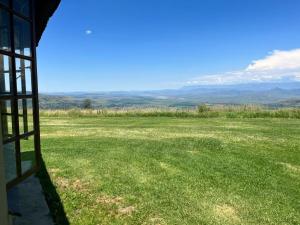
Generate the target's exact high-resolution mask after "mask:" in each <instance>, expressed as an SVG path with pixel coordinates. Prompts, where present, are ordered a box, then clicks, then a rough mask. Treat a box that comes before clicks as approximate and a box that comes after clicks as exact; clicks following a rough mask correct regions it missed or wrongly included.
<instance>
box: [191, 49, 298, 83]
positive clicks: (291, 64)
mask: <svg viewBox="0 0 300 225" xmlns="http://www.w3.org/2000/svg"><path fill="white" fill-rule="evenodd" d="M286 79H288V80H297V81H300V49H293V50H289V51H280V50H275V51H273V52H271V53H270V54H269V55H268V56H266V57H265V58H263V59H259V60H254V61H253V62H252V63H251V64H249V65H248V66H247V67H246V68H245V69H243V70H240V71H231V72H226V73H220V74H211V75H204V76H200V77H197V78H194V79H192V80H190V81H188V82H187V84H189V85H195V84H204V85H205V84H234V83H247V82H264V81H276V80H277V81H278V80H286Z"/></svg>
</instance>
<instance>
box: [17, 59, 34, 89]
mask: <svg viewBox="0 0 300 225" xmlns="http://www.w3.org/2000/svg"><path fill="white" fill-rule="evenodd" d="M16 72H17V76H16V78H17V91H18V93H19V94H23V95H25V94H31V91H32V88H31V87H32V86H31V85H32V84H31V62H30V61H29V60H24V59H19V58H16Z"/></svg>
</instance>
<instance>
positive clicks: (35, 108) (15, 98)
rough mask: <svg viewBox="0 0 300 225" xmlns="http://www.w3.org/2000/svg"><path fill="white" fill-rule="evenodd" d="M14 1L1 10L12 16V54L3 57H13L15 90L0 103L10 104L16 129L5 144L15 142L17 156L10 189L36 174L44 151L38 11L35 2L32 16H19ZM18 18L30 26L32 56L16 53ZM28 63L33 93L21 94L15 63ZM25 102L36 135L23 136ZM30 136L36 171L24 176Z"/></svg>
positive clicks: (12, 75) (29, 132)
mask: <svg viewBox="0 0 300 225" xmlns="http://www.w3.org/2000/svg"><path fill="white" fill-rule="evenodd" d="M13 3H14V0H9V4H8V5H4V4H2V3H1V2H0V8H1V10H4V11H6V12H8V13H9V22H10V25H9V26H10V45H11V46H10V47H11V48H10V50H1V49H0V54H1V55H4V56H8V57H10V62H11V78H12V81H11V82H12V89H11V90H10V93H9V94H5V95H0V100H11V103H12V104H11V114H12V116H13V127H14V129H15V130H14V131H13V133H14V136H13V137H11V138H8V139H6V140H3V144H7V143H10V142H15V152H16V168H17V177H16V178H15V179H14V180H12V181H10V182H8V183H7V189H10V188H12V187H14V186H15V185H17V184H19V183H20V182H22V181H23V180H24V179H26V178H28V177H29V176H31V175H32V174H34V173H36V172H37V171H38V170H39V168H40V166H41V147H40V128H39V103H38V82H37V66H36V40H35V15H34V12H35V9H34V5H35V4H34V0H29V4H30V6H29V8H30V13H29V17H27V16H25V15H22V14H20V13H19V12H17V11H15V10H14V6H13ZM15 17H19V18H20V19H23V20H25V21H27V22H29V24H30V36H31V38H30V48H31V55H30V56H25V55H21V54H18V53H16V52H15V40H14V39H15V28H14V18H15ZM19 59H20V60H22V59H23V60H28V61H30V62H31V89H32V90H31V93H25V94H24V93H21V94H20V92H18V90H17V88H18V87H17V70H16V61H17V60H19ZM22 99H32V114H33V115H32V116H33V131H28V132H25V133H22V134H20V127H19V117H20V116H22V115H20V114H19V106H18V102H19V100H22ZM30 136H34V137H33V138H34V153H35V164H34V165H33V167H32V168H31V169H30V170H28V171H26V172H25V173H23V172H22V165H21V164H22V160H21V149H20V141H21V140H23V139H26V138H29V137H30Z"/></svg>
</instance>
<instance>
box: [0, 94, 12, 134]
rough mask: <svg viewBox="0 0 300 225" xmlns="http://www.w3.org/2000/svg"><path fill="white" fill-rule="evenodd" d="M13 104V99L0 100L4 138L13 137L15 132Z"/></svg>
mask: <svg viewBox="0 0 300 225" xmlns="http://www.w3.org/2000/svg"><path fill="white" fill-rule="evenodd" d="M11 105H12V104H11V100H1V101H0V111H1V126H2V136H3V140H7V139H8V138H11V137H13V136H14V134H15V132H14V129H13V115H12V109H11Z"/></svg>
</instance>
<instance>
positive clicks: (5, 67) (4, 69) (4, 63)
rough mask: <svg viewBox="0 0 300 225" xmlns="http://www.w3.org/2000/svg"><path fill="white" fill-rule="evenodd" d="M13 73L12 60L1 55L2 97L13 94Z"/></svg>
mask: <svg viewBox="0 0 300 225" xmlns="http://www.w3.org/2000/svg"><path fill="white" fill-rule="evenodd" d="M11 90H12V73H11V59H10V57H9V56H5V55H1V54H0V95H8V94H11Z"/></svg>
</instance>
